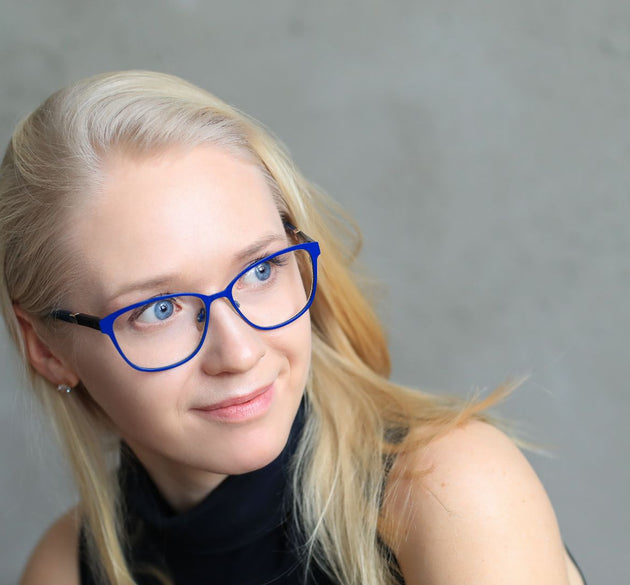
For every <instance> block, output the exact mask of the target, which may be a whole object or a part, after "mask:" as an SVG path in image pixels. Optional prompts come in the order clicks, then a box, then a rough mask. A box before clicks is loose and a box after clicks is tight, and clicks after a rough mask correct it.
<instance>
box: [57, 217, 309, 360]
mask: <svg viewBox="0 0 630 585" xmlns="http://www.w3.org/2000/svg"><path fill="white" fill-rule="evenodd" d="M285 227H286V228H287V229H288V230H289V231H291V232H293V233H294V234H295V235H296V236H297V237H300V238H301V239H303V240H304V243H302V244H296V245H294V246H290V247H288V248H283V249H282V250H279V251H277V252H274V253H273V254H270V255H269V256H265V257H264V258H261V259H260V260H257V261H256V262H254V263H253V264H251V265H249V266H248V267H247V268H245V269H244V270H241V272H239V273H238V274H237V275H236V276H235V277H234V278H233V279H232V280H231V282H230V284H228V285H227V286H226V287H225V288H224V289H223V290H222V291H220V292H218V293H215V294H213V295H204V294H201V293H173V294H168V295H161V296H158V297H151V298H149V299H144V300H142V301H140V302H138V303H134V304H132V305H129V306H127V307H123V308H122V309H118V310H117V311H114V312H113V313H110V314H109V315H107V316H105V317H97V316H95V315H88V314H87V313H73V312H71V311H67V310H65V309H53V310H52V311H50V312H49V313H48V317H50V318H51V319H56V320H58V321H65V322H66V323H72V324H74V325H82V326H83V327H90V328H91V329H96V330H97V331H100V332H101V333H104V334H105V335H107V336H108V337H109V338H110V339H111V341H112V343H113V344H114V347H115V348H116V350H117V351H118V353H119V354H120V356H121V357H122V358H123V359H124V360H125V361H126V362H127V363H128V364H129V365H130V366H131V367H132V368H133V369H134V370H139V371H140V372H162V371H164V370H171V369H173V368H176V367H177V366H181V365H182V364H185V363H186V362H187V361H190V360H191V359H192V358H194V357H195V356H196V355H197V354H198V353H199V351H200V350H201V348H202V347H203V344H204V342H205V340H206V334H207V333H208V324H209V322H210V305H211V304H212V303H213V302H214V301H216V300H217V299H222V298H225V299H228V301H229V302H230V305H231V306H232V307H233V308H234V310H235V311H236V313H237V314H238V315H239V317H240V318H241V319H243V321H245V323H247V324H248V325H249V326H250V327H253V328H254V329H259V330H262V331H268V330H271V329H280V327H284V326H285V325H288V324H289V323H292V322H293V321H295V320H296V319H298V318H299V317H301V316H302V315H303V314H304V313H306V311H308V309H309V308H310V306H311V305H312V304H313V299H314V298H315V291H316V290H317V258H318V257H319V255H320V248H319V244H318V243H317V242H316V241H315V240H313V239H312V238H310V237H309V236H307V235H306V234H305V233H304V232H301V231H300V230H298V229H297V228H295V227H293V226H292V225H291V224H288V223H285ZM294 250H306V251H307V252H308V253H309V255H310V257H311V263H312V265H313V286H312V287H311V294H310V296H309V298H308V301H307V302H306V305H305V306H304V308H303V309H302V310H301V311H300V312H299V313H297V314H296V315H294V316H293V317H291V318H290V319H288V320H287V321H284V322H283V323H280V324H279V325H272V326H269V327H261V326H259V325H256V324H254V323H252V322H251V321H250V320H249V319H248V318H247V317H245V315H243V313H241V311H240V309H239V306H238V302H237V301H236V299H235V298H234V297H233V296H232V288H233V287H234V284H235V283H236V281H238V279H239V278H241V277H242V276H243V275H244V274H246V273H247V272H249V271H250V270H251V269H252V268H253V267H254V266H257V265H258V264H261V263H263V262H267V261H269V260H271V259H273V258H275V257H276V256H281V255H282V254H287V253H289V252H293V251H294ZM173 297H196V298H198V299H201V300H202V301H203V303H204V307H205V311H206V319H205V324H204V329H203V333H202V335H201V338H200V340H199V344H198V345H197V348H196V349H195V351H193V352H192V353H191V354H190V355H189V356H188V357H186V358H184V359H182V360H179V361H178V362H175V363H174V364H171V365H169V366H163V367H160V368H143V367H140V366H137V365H136V364H134V363H133V362H132V361H130V360H129V358H127V356H126V355H125V354H124V352H123V350H122V349H121V347H120V345H118V341H117V340H116V335H115V334H114V321H115V320H116V318H117V317H118V316H119V315H122V314H123V313H126V312H127V311H131V310H132V309H136V308H137V307H142V306H144V305H146V304H147V303H149V302H150V303H151V304H152V303H156V302H159V301H161V300H166V299H171V298H173Z"/></svg>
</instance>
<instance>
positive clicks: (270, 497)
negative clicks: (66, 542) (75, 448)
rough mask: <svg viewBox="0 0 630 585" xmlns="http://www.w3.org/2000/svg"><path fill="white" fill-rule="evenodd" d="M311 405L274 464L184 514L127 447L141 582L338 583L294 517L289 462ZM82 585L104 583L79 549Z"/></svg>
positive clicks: (134, 555)
mask: <svg viewBox="0 0 630 585" xmlns="http://www.w3.org/2000/svg"><path fill="white" fill-rule="evenodd" d="M303 417H304V413H303V409H302V408H301V409H300V412H298V416H297V417H296V420H295V422H294V424H293V427H292V429H291V433H290V436H289V440H288V442H287V445H286V446H285V448H284V450H283V451H282V453H281V454H280V455H279V456H278V458H277V459H276V460H274V461H272V462H271V463H270V464H269V465H267V466H266V467H263V468H262V469H259V470H257V471H253V472H251V473H246V474H243V475H234V476H229V477H227V478H226V479H225V480H224V481H223V482H222V483H221V484H219V486H218V487H217V488H216V489H215V490H213V491H212V492H211V493H210V494H209V495H208V496H207V497H206V498H205V500H203V501H202V502H201V503H199V504H198V505H197V506H196V507H195V508H193V509H191V510H188V511H186V512H183V513H181V514H177V513H175V512H174V510H173V509H172V508H171V507H170V505H169V504H168V503H167V502H166V501H165V500H164V498H163V497H162V496H161V495H160V494H159V492H158V490H157V488H156V487H155V485H154V483H153V481H152V480H151V478H150V477H149V475H148V473H147V472H146V471H145V469H144V468H143V467H142V465H141V464H140V462H139V461H138V459H137V458H136V457H135V456H134V454H133V453H132V452H131V450H130V449H129V448H128V447H126V446H123V449H122V452H121V465H120V471H119V481H120V485H121V492H122V496H123V502H124V506H125V525H126V531H127V534H128V535H129V541H130V552H129V554H128V561H129V565H130V567H131V570H132V574H133V576H134V578H135V579H136V581H137V583H138V584H139V585H158V584H160V581H159V580H158V579H157V578H156V577H155V575H154V574H152V572H151V570H147V569H158V570H159V571H161V572H162V573H163V574H165V575H167V576H168V577H169V578H170V580H171V582H172V583H173V584H174V585H210V584H212V585H215V584H216V585H223V584H226V585H227V584H230V585H231V584H234V585H292V584H298V583H299V584H301V585H303V584H305V583H309V584H311V585H334V583H333V581H331V580H330V578H328V577H327V576H326V575H325V573H324V572H323V571H321V570H320V569H318V568H317V567H311V570H310V574H309V575H308V578H305V572H304V569H305V568H304V565H303V562H302V554H301V553H302V552H303V550H302V551H300V546H299V542H298V539H297V537H296V534H297V532H296V530H295V526H294V524H293V521H292V517H291V508H290V493H288V492H289V488H288V486H287V484H288V481H287V480H288V467H289V465H290V459H291V456H292V455H293V453H294V451H295V449H296V446H297V442H298V439H299V435H300V433H301V430H302V426H303ZM79 562H80V577H81V585H97V582H96V581H95V577H94V574H93V572H92V571H91V569H90V567H89V566H88V563H87V555H86V547H85V542H84V539H83V538H82V539H81V544H80V548H79Z"/></svg>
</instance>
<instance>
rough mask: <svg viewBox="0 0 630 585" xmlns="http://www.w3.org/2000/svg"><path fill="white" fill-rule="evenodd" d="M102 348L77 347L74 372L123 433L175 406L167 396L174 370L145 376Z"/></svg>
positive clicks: (174, 401) (174, 402)
mask: <svg viewBox="0 0 630 585" xmlns="http://www.w3.org/2000/svg"><path fill="white" fill-rule="evenodd" d="M101 349H102V350H105V349H106V348H101V347H94V346H92V345H90V346H86V347H85V349H79V350H77V351H76V354H75V355H76V371H77V374H78V375H79V377H80V379H81V381H82V382H83V386H84V387H85V389H86V391H87V392H88V393H89V394H90V396H91V397H92V399H93V400H94V401H95V402H96V403H97V404H98V405H99V406H100V407H101V408H102V409H103V411H104V412H105V413H106V414H107V416H108V417H109V419H110V420H111V422H112V423H113V424H114V426H115V427H116V428H118V430H119V431H120V432H121V433H122V434H125V429H129V428H133V426H134V425H138V424H141V423H142V422H143V421H145V420H147V421H148V420H156V419H157V418H159V417H160V416H161V413H160V411H161V410H165V411H173V409H176V408H177V402H176V397H175V396H172V395H169V389H170V388H172V387H173V384H175V382H174V381H170V382H169V380H168V378H169V377H170V376H169V374H170V375H171V376H172V375H173V374H175V373H177V372H176V370H172V371H170V370H169V371H168V372H165V373H164V374H166V375H164V374H162V375H147V374H146V373H143V372H138V371H137V370H134V369H133V368H131V367H130V366H129V365H127V363H126V362H124V361H123V359H122V358H121V357H120V356H119V355H118V353H116V351H115V349H114V348H112V350H113V351H100V350H101Z"/></svg>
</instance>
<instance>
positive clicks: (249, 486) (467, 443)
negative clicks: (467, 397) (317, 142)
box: [0, 72, 581, 585]
mask: <svg viewBox="0 0 630 585" xmlns="http://www.w3.org/2000/svg"><path fill="white" fill-rule="evenodd" d="M0 222H1V223H0V238H1V239H0V241H1V244H0V250H1V254H2V262H3V266H4V271H3V278H4V280H3V286H2V288H1V290H2V300H3V311H4V317H5V319H6V322H7V323H8V326H9V329H10V331H11V334H12V336H13V338H14V340H15V342H16V344H18V346H19V347H20V349H21V351H22V353H23V355H24V358H25V360H26V362H27V363H28V366H29V371H30V374H31V378H32V383H33V387H34V388H35V390H36V391H37V393H38V394H39V397H40V399H41V400H42V401H43V403H44V405H45V406H46V408H47V409H48V410H49V412H50V414H51V415H52V418H53V420H54V421H55V423H56V425H57V428H58V429H59V432H60V435H61V437H62V439H63V443H64V446H65V448H66V450H67V453H68V457H69V460H70V462H71V464H72V468H73V471H74V475H75V478H76V482H77V485H78V488H79V493H80V502H79V504H78V506H77V508H76V509H74V510H71V511H69V512H68V513H67V514H66V515H64V516H63V517H62V518H61V519H59V520H58V521H57V522H56V523H55V524H54V525H53V526H52V527H51V528H50V529H49V531H48V532H47V533H46V534H45V535H44V537H43V538H42V540H41V541H40V543H39V545H38V546H37V548H36V549H35V551H34V553H33V555H32V557H31V559H30V561H29V563H28V566H27V568H26V571H25V573H24V576H23V580H22V583H23V584H24V585H32V584H34V585H38V584H41V583H46V584H47V585H55V584H56V583H59V584H63V585H69V584H73V583H81V584H83V585H86V584H88V583H108V584H116V585H119V584H130V583H138V584H145V583H175V584H177V585H185V584H188V583H237V584H238V585H248V584H254V583H260V584H262V583H307V582H310V583H339V584H342V583H343V584H357V585H358V584H361V585H366V584H384V583H389V584H393V583H401V582H404V583H407V584H412V583H413V584H415V583H418V584H420V583H422V584H424V583H426V584H439V585H448V584H451V583H457V584H461V583H478V584H488V585H490V584H494V583H501V584H502V585H503V584H505V583H524V584H525V583H527V584H528V585H530V584H531V583H546V584H550V585H551V584H558V585H560V584H562V585H566V584H568V583H570V584H572V585H573V584H575V583H580V582H581V580H580V577H579V575H578V573H577V571H576V569H575V566H574V565H573V563H572V562H571V560H570V559H569V557H568V556H567V553H566V552H565V550H564V547H563V545H562V540H561V537H560V535H559V531H558V527H557V523H556V520H555V517H554V514H553V510H552V508H551V506H550V504H549V501H548V499H547V496H546V495H545V492H544V490H543V488H542V487H541V485H540V483H539V482H538V480H537V478H536V476H535V474H534V472H533V471H532V469H531V468H530V467H529V465H528V464H527V462H526V460H525V459H524V458H523V456H522V455H521V454H520V452H519V451H518V449H517V448H516V447H515V446H514V444H513V443H512V442H511V441H510V440H509V439H508V438H507V437H506V436H505V435H503V434H502V433H501V432H500V431H498V430H497V429H496V428H494V427H493V426H491V425H490V424H488V423H487V422H484V420H483V415H482V414H481V412H482V410H483V409H484V408H485V407H486V406H488V404H489V403H490V402H491V401H492V400H494V399H496V397H497V395H496V394H495V396H494V398H492V400H488V401H487V404H483V403H482V404H460V403H458V402H457V401H455V400H445V399H440V398H438V397H435V396H431V395H427V394H423V393H420V392H417V391H412V390H408V389H405V388H401V387H398V386H395V385H394V384H392V383H391V382H389V381H388V379H387V376H388V373H389V357H388V353H387V349H386V345H385V342H384V338H383V334H382V332H381V328H380V326H379V324H378V322H377V319H376V317H375V315H374V313H373V310H372V308H371V307H370V305H369V303H368V302H367V301H366V299H365V298H364V296H363V294H362V292H361V291H360V290H359V287H358V285H357V282H356V280H355V278H354V276H353V274H352V273H351V271H350V265H351V263H352V259H353V256H354V254H353V253H351V252H349V251H348V250H349V249H351V248H350V247H349V246H347V244H346V245H343V244H342V242H341V238H340V237H339V234H342V233H343V226H344V225H345V224H344V222H343V221H341V220H340V215H339V213H338V211H337V210H336V208H335V207H334V206H333V205H332V204H331V203H330V202H329V201H328V200H327V199H326V198H325V197H324V196H323V195H322V194H321V193H319V192H318V191H317V190H316V189H314V188H313V187H312V186H311V185H310V184H309V183H308V182H307V181H305V180H304V178H303V177H301V175H300V174H299V172H298V171H297V170H296V169H295V167H294V166H293V164H292V163H291V161H290V159H289V158H288V157H287V155H286V154H285V153H284V152H283V150H282V149H281V147H280V146H279V145H278V144H277V143H276V142H275V141H274V140H273V139H272V138H271V137H270V136H269V135H268V134H267V133H266V132H265V131H264V130H263V129H261V128H260V126H258V125H257V124H256V123H255V122H254V121H252V120H251V119H249V118H247V117H246V116H244V115H243V114H241V113H239V112H236V111H234V110H233V109H232V108H230V107H228V106H227V105H226V104H224V103H223V102H221V101H219V100H218V99H216V98H215V97H213V96H212V95H210V94H208V93H206V92H205V91H202V90H200V89H198V88H196V87H194V86H192V85H189V84H188V83H186V82H184V81H182V80H180V79H177V78H174V77H170V76H166V75H160V74H155V73H149V72H122V73H113V74H107V75H102V76H98V77H94V78H90V79H87V80H84V81H81V82H79V83H77V84H75V85H74V86H71V87H69V88H66V89H64V90H61V91H60V92H57V93H56V94H53V95H52V96H51V97H50V98H49V99H48V100H47V101H46V102H44V104H43V105H42V106H41V107H40V108H38V109H37V110H36V111H35V112H33V114H31V115H30V116H29V117H27V118H26V120H24V121H23V122H22V123H21V124H20V125H19V126H18V128H17V129H16V131H15V133H14V135H13V137H12V140H11V143H10V145H9V147H8V149H7V153H6V155H5V158H4V161H3V163H2V167H1V168H0ZM320 252H321V254H320ZM499 394H500V392H499ZM113 454H114V455H119V457H118V458H117V460H116V463H114V467H115V468H116V469H117V471H116V470H113V469H112V461H113V458H112V455H113Z"/></svg>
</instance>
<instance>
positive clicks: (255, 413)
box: [194, 384, 274, 422]
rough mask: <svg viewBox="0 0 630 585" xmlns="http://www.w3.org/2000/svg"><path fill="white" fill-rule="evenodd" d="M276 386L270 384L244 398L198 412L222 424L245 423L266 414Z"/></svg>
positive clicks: (205, 407) (213, 405)
mask: <svg viewBox="0 0 630 585" xmlns="http://www.w3.org/2000/svg"><path fill="white" fill-rule="evenodd" d="M273 393H274V385H273V384H270V385H268V386H264V387H263V388H259V389H258V390H254V392H250V393H249V394H245V395H244V396H237V397H235V398H229V399H227V400H223V401H221V402H218V403H217V404H211V405H208V406H204V407H201V408H195V409H194V410H195V411H196V412H199V413H201V414H202V415H203V416H205V417H208V418H212V419H215V420H218V421H221V422H243V421H247V420H251V419H255V418H258V417H260V416H262V415H263V414H265V413H266V412H267V410H269V407H270V406H271V402H272V400H273Z"/></svg>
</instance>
